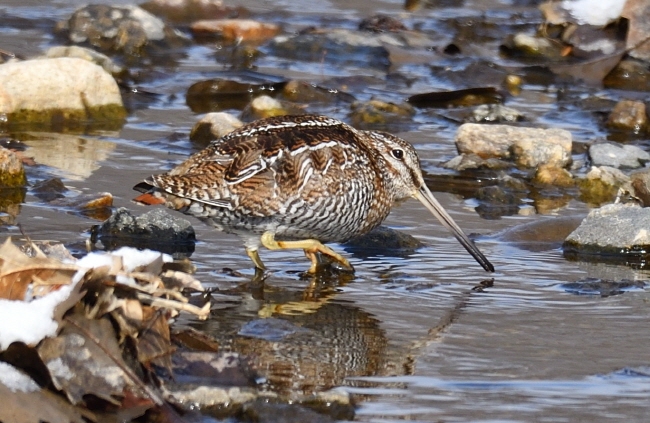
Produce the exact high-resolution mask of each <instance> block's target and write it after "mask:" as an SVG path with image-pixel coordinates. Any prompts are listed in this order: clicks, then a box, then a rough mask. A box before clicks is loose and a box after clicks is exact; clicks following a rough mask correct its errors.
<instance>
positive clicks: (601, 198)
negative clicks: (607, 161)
mask: <svg viewBox="0 0 650 423" xmlns="http://www.w3.org/2000/svg"><path fill="white" fill-rule="evenodd" d="M577 184H578V187H579V188H580V200H582V201H584V202H585V203H589V204H596V205H600V204H602V203H606V202H610V201H614V199H615V198H616V195H617V194H618V191H619V189H624V190H628V191H630V190H631V187H630V178H629V177H628V176H627V175H626V174H624V173H623V172H621V171H620V170H618V169H616V168H614V167H610V166H592V167H591V169H589V172H587V175H585V176H584V177H582V178H579V179H578V180H577Z"/></svg>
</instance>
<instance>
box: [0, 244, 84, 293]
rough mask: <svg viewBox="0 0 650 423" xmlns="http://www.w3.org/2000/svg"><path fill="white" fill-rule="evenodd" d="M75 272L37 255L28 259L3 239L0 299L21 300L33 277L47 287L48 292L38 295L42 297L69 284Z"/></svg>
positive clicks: (72, 268) (68, 266) (0, 251)
mask: <svg viewBox="0 0 650 423" xmlns="http://www.w3.org/2000/svg"><path fill="white" fill-rule="evenodd" d="M77 270H78V268H77V266H75V265H71V264H63V263H61V262H59V261H57V260H54V259H50V258H47V257H43V256H41V255H38V256H37V257H28V256H27V255H25V254H24V253H23V252H22V251H21V250H20V248H18V247H17V246H15V245H14V244H13V242H12V241H11V238H7V240H6V241H5V242H4V244H2V246H0V298H4V299H8V300H24V299H25V293H26V292H27V288H28V287H29V285H30V284H31V283H32V282H33V281H34V277H36V278H37V280H38V281H41V283H43V281H46V282H47V284H49V285H50V289H49V290H40V291H39V294H41V295H45V294H46V293H47V292H50V291H52V290H55V289H58V287H59V286H61V285H68V284H70V281H71V279H72V276H73V275H74V274H75V273H76V272H77Z"/></svg>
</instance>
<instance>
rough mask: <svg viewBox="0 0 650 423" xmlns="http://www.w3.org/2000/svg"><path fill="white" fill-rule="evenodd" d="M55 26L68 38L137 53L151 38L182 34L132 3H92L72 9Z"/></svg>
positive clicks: (165, 38)
mask: <svg viewBox="0 0 650 423" xmlns="http://www.w3.org/2000/svg"><path fill="white" fill-rule="evenodd" d="M58 29H59V30H62V31H64V32H65V33H66V35H67V37H68V39H69V40H70V42H72V43H75V44H79V43H88V44H90V45H92V46H93V47H95V48H99V49H101V50H104V51H117V52H122V53H126V54H133V55H139V54H140V53H141V52H142V49H144V48H145V47H146V46H148V44H150V43H152V42H170V41H175V40H181V39H182V38H183V37H182V36H181V35H180V33H178V32H177V31H174V30H173V29H172V28H171V27H169V26H166V25H165V23H164V22H163V21H162V20H161V19H159V18H157V17H156V16H154V15H152V14H151V13H149V12H147V11H146V10H144V9H142V8H140V7H138V6H135V5H127V6H109V5H101V4H91V5H88V6H84V7H82V8H80V9H78V10H77V11H75V12H74V13H73V14H72V16H71V17H70V19H69V20H68V21H67V22H62V23H59V25H58Z"/></svg>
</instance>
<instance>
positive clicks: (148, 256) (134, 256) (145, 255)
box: [111, 247, 174, 272]
mask: <svg viewBox="0 0 650 423" xmlns="http://www.w3.org/2000/svg"><path fill="white" fill-rule="evenodd" d="M111 254H112V255H114V256H119V257H122V263H123V265H124V270H125V271H127V272H133V271H134V270H135V269H137V268H138V267H144V266H147V265H149V264H150V263H151V262H153V261H155V260H156V259H158V257H160V256H161V255H162V259H163V262H165V263H171V262H172V261H174V259H173V258H172V256H170V255H169V254H163V253H161V252H159V251H153V250H138V249H136V248H132V247H122V248H120V249H118V250H115V251H113V252H111Z"/></svg>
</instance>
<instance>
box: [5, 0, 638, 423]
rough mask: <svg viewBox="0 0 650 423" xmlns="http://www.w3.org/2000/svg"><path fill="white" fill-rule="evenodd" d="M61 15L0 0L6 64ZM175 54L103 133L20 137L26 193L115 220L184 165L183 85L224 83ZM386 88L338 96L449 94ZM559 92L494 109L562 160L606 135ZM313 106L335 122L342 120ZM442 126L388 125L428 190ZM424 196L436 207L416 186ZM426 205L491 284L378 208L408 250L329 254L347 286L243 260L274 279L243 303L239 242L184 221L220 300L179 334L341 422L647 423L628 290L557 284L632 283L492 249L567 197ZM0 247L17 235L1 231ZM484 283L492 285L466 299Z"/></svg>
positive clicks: (38, 211)
mask: <svg viewBox="0 0 650 423" xmlns="http://www.w3.org/2000/svg"><path fill="white" fill-rule="evenodd" d="M81 3H82V2H76V1H59V2H49V3H47V4H43V3H42V2H39V1H31V2H30V1H21V2H14V1H13V0H9V1H5V2H4V4H2V5H0V37H1V39H2V40H3V43H2V45H0V48H2V49H6V50H11V51H14V52H16V53H19V54H21V55H26V56H30V55H33V54H36V53H38V52H40V51H42V50H43V49H45V48H46V47H47V46H49V45H51V44H53V43H54V41H53V39H52V37H51V26H50V25H49V24H50V23H52V22H55V21H57V20H60V19H63V18H65V17H67V16H68V15H69V14H70V13H71V12H72V11H73V10H74V9H75V8H76V7H77V6H78V5H80V4H81ZM112 3H113V4H118V3H126V2H118V1H115V2H112ZM448 3H449V2H444V4H448ZM527 3H530V2H527ZM527 3H526V2H520V3H516V2H508V1H501V2H500V1H491V2H464V3H463V5H462V7H461V6H454V7H440V8H433V9H424V10H422V11H420V12H418V14H417V15H409V14H407V13H405V12H403V10H402V3H401V2H397V1H383V2H373V3H372V8H371V7H370V6H369V3H367V2H362V1H346V2H342V1H330V2H307V3H303V2H288V1H277V2H276V1H270V0H269V1H263V2H241V4H244V5H245V6H247V7H249V8H250V9H251V10H253V11H254V12H258V13H266V15H264V16H266V17H267V18H268V19H269V20H271V19H272V18H277V19H280V20H285V21H286V22H285V24H286V25H287V26H288V27H289V28H300V27H302V26H308V25H313V24H322V23H323V22H327V25H328V26H342V27H346V28H347V27H349V28H353V27H355V26H356V22H357V21H358V20H359V19H360V18H363V17H365V16H368V14H369V13H371V12H376V11H381V12H384V13H391V14H394V15H395V16H401V17H403V19H405V21H406V22H407V26H410V25H411V24H412V23H414V22H416V23H419V24H421V25H422V26H423V27H429V28H438V27H440V28H441V30H444V28H445V27H446V24H441V23H439V22H441V21H443V22H444V21H445V20H446V19H453V18H458V17H476V16H481V15H482V14H484V13H485V14H487V15H488V16H490V17H491V18H492V19H494V20H495V21H499V20H503V19H507V18H508V17H509V16H516V17H517V19H522V20H523V21H528V20H530V19H532V18H530V17H531V16H535V14H534V6H526V4H527ZM305 4H307V5H308V6H309V7H308V8H305V7H304V6H305ZM522 4H523V6H522ZM371 9H372V10H371ZM521 16H523V18H521ZM16 18H21V19H24V21H23V20H21V19H16ZM513 19H514V18H513ZM3 20H4V21H5V24H3ZM335 24H338V25H335ZM21 25H24V27H21ZM497 33H498V31H497ZM504 34H505V33H504ZM495 43H498V42H496V41H495ZM186 53H187V55H186V56H185V57H184V58H183V59H182V60H181V61H180V62H178V63H177V64H176V65H175V66H170V67H169V68H168V69H165V68H164V67H162V68H161V72H160V73H159V74H157V75H158V76H157V77H155V78H150V79H148V80H147V81H146V82H143V84H142V88H144V89H146V90H147V91H150V92H154V93H156V94H158V95H157V96H156V97H155V98H154V99H153V100H150V101H149V102H148V103H146V104H144V103H137V102H136V105H135V106H134V107H133V110H132V113H131V114H130V116H129V118H128V122H127V123H126V125H125V126H124V128H122V129H121V130H120V131H117V132H114V133H101V134H99V135H97V134H93V135H79V136H77V135H74V136H70V135H62V134H56V135H53V134H39V135H34V134H32V136H33V139H32V140H31V141H29V142H27V143H26V144H27V146H28V147H27V149H26V155H27V156H32V157H34V159H35V160H36V162H37V163H39V164H40V166H39V167H38V168H37V169H31V170H30V172H31V175H32V176H31V177H32V178H35V179H39V178H40V179H44V178H47V177H50V176H59V177H62V178H63V180H64V182H65V184H66V185H67V186H68V187H69V188H70V189H72V190H73V191H76V192H80V193H85V192H98V191H108V192H111V193H112V194H113V195H114V198H115V200H114V203H115V206H117V207H121V206H124V207H128V208H130V209H132V210H135V211H136V212H138V213H142V212H144V211H146V210H147V209H145V208H144V207H140V206H137V205H135V204H133V203H131V202H130V199H131V198H133V197H134V196H135V195H136V194H135V193H134V191H132V190H131V186H133V185H134V184H135V183H137V182H138V181H140V180H141V179H143V178H144V177H146V176H148V175H150V174H152V173H155V172H159V171H160V170H161V169H167V168H169V167H171V166H172V165H173V164H175V163H178V162H179V161H181V160H182V159H183V158H184V157H186V156H187V155H189V154H191V152H193V151H195V147H194V146H192V145H191V143H190V142H189V141H188V140H187V134H188V133H189V130H190V128H191V127H192V125H193V124H194V123H195V122H196V120H197V116H196V115H195V114H194V113H192V112H191V111H190V110H189V109H188V107H187V106H186V104H185V99H184V95H185V92H186V90H187V88H188V87H189V85H191V84H192V83H194V82H196V81H199V80H203V79H207V78H210V77H214V76H215V75H216V74H218V73H219V72H222V71H224V70H225V68H226V66H225V65H223V64H220V63H218V62H217V61H215V59H214V55H213V46H210V45H194V46H192V47H190V48H188V50H187V52H186ZM257 64H258V68H257V71H258V72H261V73H268V74H272V75H284V76H294V77H295V76H298V77H301V78H304V79H306V80H310V81H318V80H320V79H322V78H323V77H325V76H333V75H354V74H356V73H359V72H360V70H359V69H358V68H354V67H345V66H338V65H330V64H327V63H326V64H324V65H321V64H316V63H299V62H298V63H290V61H289V60H287V59H282V58H278V57H272V56H267V57H264V58H262V59H260V60H259V62H258V63H257ZM397 73H398V74H399V76H400V78H412V79H413V83H412V84H411V85H409V86H406V85H401V84H400V83H398V82H394V83H393V84H395V85H396V86H397V87H398V90H395V89H394V88H393V87H391V83H390V82H386V80H385V79H383V78H384V76H383V72H382V71H378V70H372V69H368V70H365V71H364V74H369V75H372V76H378V75H379V76H380V81H383V82H382V83H381V84H379V85H378V86H372V87H368V88H367V89H365V90H360V91H359V92H354V94H355V96H357V98H358V99H367V98H370V97H371V96H373V95H374V96H377V97H379V98H382V99H384V100H401V99H403V98H405V97H406V96H408V95H410V94H412V93H417V92H422V91H428V90H433V89H453V88H462V86H459V85H461V84H455V83H453V82H449V79H446V78H442V77H440V76H439V75H437V74H436V73H435V72H432V71H431V70H430V69H429V68H428V67H425V66H422V65H408V66H406V65H405V66H403V67H402V68H401V69H400V70H399V71H398V72H397ZM382 84H383V85H382ZM560 88H561V89H562V90H566V89H567V87H557V86H553V85H551V86H541V85H540V86H538V85H533V84H530V85H525V86H524V87H523V90H522V94H521V95H520V96H517V97H512V98H510V99H509V100H508V102H507V103H506V104H507V105H508V106H511V107H514V108H517V109H519V110H521V111H522V112H524V113H525V114H526V115H527V116H528V118H529V120H530V121H531V122H532V123H533V124H534V125H538V126H553V127H560V128H564V129H568V130H570V131H571V132H572V133H573V136H574V141H576V142H578V143H585V142H588V141H590V140H593V139H594V138H596V137H604V136H607V132H606V131H605V130H604V129H603V128H602V127H601V126H600V123H599V122H598V120H597V119H596V118H595V117H594V115H593V114H592V113H590V112H588V111H585V110H583V109H582V108H581V106H580V103H579V102H577V101H565V102H562V101H561V100H558V91H559V90H560ZM572 90H573V91H572V92H571V93H572V94H573V95H574V98H581V97H586V96H588V95H600V96H602V97H604V98H609V99H618V98H620V97H624V96H625V93H616V92H603V91H600V90H599V89H595V88H592V87H586V86H585V87H582V86H576V87H572ZM143 104H144V105H143ZM315 107H316V110H317V111H319V112H322V113H327V114H330V115H333V116H335V117H339V118H342V119H344V120H345V119H346V113H347V109H345V108H343V107H338V106H332V105H328V106H323V107H322V109H318V107H320V106H315ZM233 112H235V113H236V112H237V111H233ZM448 113H449V112H448V111H440V110H431V109H428V110H426V109H425V110H419V111H418V112H417V114H416V115H415V117H414V118H413V120H412V121H410V122H409V123H408V124H400V125H397V126H395V128H390V129H391V130H394V132H396V133H397V134H398V135H400V136H402V137H404V138H405V139H407V140H409V141H411V142H413V143H414V144H415V145H416V147H417V148H418V151H419V152H420V154H421V158H422V163H423V168H424V170H425V171H427V172H429V173H431V174H433V175H442V174H445V173H448V172H447V171H445V170H443V169H441V168H440V167H439V165H440V163H441V162H443V161H445V160H447V159H449V158H451V157H452V156H453V155H454V154H455V147H454V145H453V136H454V134H455V131H456V129H457V126H458V123H457V122H454V121H453V120H450V119H448V116H447V114H448ZM637 141H638V142H639V143H640V144H643V143H645V142H647V140H645V139H640V140H637ZM33 181H34V180H33V179H32V181H31V182H33ZM430 188H431V189H432V191H434V192H436V191H439V189H437V187H436V186H435V185H431V186H430ZM436 196H437V198H438V199H439V200H440V202H441V203H442V204H443V205H444V206H445V207H446V209H447V210H448V211H449V213H450V214H451V215H452V216H453V218H454V219H455V220H456V221H457V222H458V223H459V225H460V226H461V227H462V228H463V229H464V230H465V232H466V233H476V234H480V236H479V237H478V238H477V245H478V246H479V247H480V248H481V250H482V251H483V252H484V253H485V255H486V256H487V257H488V258H489V259H490V260H491V261H492V263H493V264H494V265H495V267H496V269H497V271H496V272H495V273H494V274H487V273H485V272H483V270H482V269H481V268H480V267H479V266H478V265H477V264H476V263H475V262H474V261H473V259H472V258H471V257H470V256H469V255H467V254H466V253H465V251H464V250H463V249H462V247H461V246H460V245H459V244H458V243H457V242H456V240H455V239H453V238H452V237H451V236H450V235H449V234H448V233H447V231H446V230H445V229H444V228H442V227H441V226H440V225H439V224H438V223H437V222H436V221H435V219H434V218H433V217H432V216H431V215H430V214H429V213H428V212H427V211H426V210H425V209H424V208H423V207H422V206H421V205H420V204H418V203H417V202H415V201H409V202H407V203H406V204H403V205H402V206H401V207H399V208H397V209H395V210H394V212H393V214H391V216H390V217H389V219H388V220H387V222H386V225H388V226H390V227H393V228H396V229H399V230H400V231H403V232H404V233H407V234H411V235H414V236H416V237H417V238H418V239H419V240H421V241H423V242H424V243H425V246H424V247H422V248H419V249H417V250H415V251H413V252H407V253H404V254H394V253H391V252H390V251H382V250H373V251H369V252H367V254H364V255H363V256H361V255H355V254H352V255H349V254H348V253H346V254H348V256H349V257H350V259H351V260H350V261H351V262H352V264H353V265H354V266H355V268H356V270H357V272H356V274H355V275H354V277H350V276H347V275H340V274H324V275H320V276H319V277H317V278H313V279H310V278H304V277H302V276H301V272H302V271H304V270H305V269H306V268H307V265H308V262H307V261H306V260H305V259H304V257H303V256H302V254H301V253H299V252H295V251H287V252H270V251H263V252H262V253H261V254H262V258H263V260H264V261H265V263H266V264H267V266H268V267H269V268H270V269H272V270H273V271H274V272H273V274H272V275H271V276H270V277H269V279H268V280H267V281H266V284H267V285H266V287H265V289H264V290H260V289H257V287H251V286H249V285H247V283H248V281H249V279H250V278H251V277H252V276H253V271H252V269H251V268H250V262H249V260H248V258H247V257H246V255H245V254H244V250H243V248H241V244H240V242H239V240H238V239H237V238H236V237H234V236H232V235H227V234H221V233H218V232H216V231H213V230H211V229H210V228H207V227H205V226H203V225H202V224H200V223H199V222H198V221H196V220H193V219H191V218H190V220H191V221H192V222H193V224H194V226H195V229H196V230H197V238H198V239H199V242H198V243H197V246H196V252H195V253H194V254H193V255H192V257H191V258H192V260H193V263H194V264H195V265H196V266H197V277H198V278H199V279H200V280H201V281H202V282H203V283H204V284H205V285H206V286H208V287H214V288H218V289H219V291H220V292H224V293H228V294H229V295H230V297H228V299H227V300H223V301H221V302H219V301H216V305H217V308H218V310H216V311H215V313H214V316H213V318H211V319H210V320H208V321H207V322H196V321H192V320H182V321H180V322H179V325H189V326H193V327H195V328H198V329H201V330H204V331H206V332H207V333H209V334H211V335H212V336H214V337H215V338H217V339H219V340H221V341H222V343H223V345H224V346H227V347H228V348H232V349H235V350H239V351H243V352H245V353H247V354H249V355H251V357H253V358H254V361H255V362H256V364H257V366H258V367H259V368H260V371H261V372H262V374H265V375H267V377H268V379H269V389H275V390H278V391H281V392H285V393H287V394H290V395H291V394H294V393H304V392H310V391H313V390H324V389H329V388H331V387H337V386H339V387H342V389H345V390H347V391H349V392H351V393H353V394H354V395H355V398H357V399H358V405H359V408H358V410H357V417H356V419H357V420H359V421H372V422H391V421H402V420H409V421H423V422H424V421H482V422H528V421H543V422H564V421H567V422H574V421H590V422H599V421H602V422H610V421H626V422H629V421H645V420H647V417H646V416H647V414H648V412H650V406H649V405H648V401H647V397H648V391H649V390H650V369H649V368H648V367H644V366H648V365H649V362H650V359H649V358H648V341H647V340H648V339H650V325H648V324H647V321H648V317H649V314H650V313H649V311H648V306H647V301H648V298H649V297H648V292H647V290H646V289H639V288H636V289H629V290H628V291H626V292H624V293H623V294H622V295H612V296H607V297H602V296H600V295H577V294H575V293H571V292H568V291H567V290H566V289H565V288H563V287H562V284H565V283H570V282H575V281H579V280H582V279H585V278H588V277H591V278H605V279H613V280H616V281H620V280H622V279H630V280H646V279H649V276H648V271H644V270H635V269H633V268H630V267H626V266H616V265H608V264H602V263H582V262H572V261H567V260H566V259H564V258H563V256H562V251H561V249H560V247H559V245H560V244H561V241H562V239H550V240H543V241H539V242H532V243H531V242H520V243H518V242H513V241H512V239H511V238H508V237H507V236H506V235H504V234H505V233H507V232H506V231H507V230H508V229H509V228H512V227H516V226H518V225H523V224H527V223H531V222H538V223H541V222H546V224H548V225H555V222H558V221H559V220H557V219H561V218H572V217H577V218H580V217H582V216H584V215H585V214H586V213H587V212H588V207H587V206H586V205H585V204H583V203H581V202H579V201H577V200H567V201H566V202H565V204H562V205H561V206H558V207H557V208H551V209H550V211H548V212H547V213H546V214H543V215H542V214H535V213H534V208H533V206H532V203H533V200H530V201H529V204H531V205H530V206H529V207H528V209H527V210H528V211H529V212H530V213H527V214H526V213H522V214H519V215H515V216H509V217H502V218H501V219H498V220H483V219H481V218H480V217H479V216H478V215H477V213H476V212H475V210H474V208H475V207H476V205H477V202H476V200H473V199H471V198H468V199H463V198H461V197H460V196H458V195H454V194H450V193H445V192H439V193H437V194H436ZM16 223H20V224H21V225H22V227H23V229H24V230H25V231H26V233H27V234H29V235H30V236H31V237H32V238H33V239H39V240H40V239H50V240H60V241H63V242H65V243H66V244H67V245H69V246H70V247H71V248H73V249H75V250H76V251H82V250H83V248H84V243H85V241H86V239H88V232H87V231H88V229H89V227H90V226H91V225H92V224H95V223H97V222H95V221H92V220H90V219H87V218H84V217H81V216H79V215H77V214H74V213H71V212H69V211H66V210H55V209H52V208H50V207H48V206H46V205H44V204H43V203H41V202H39V200H38V199H36V198H35V197H34V196H32V195H30V194H28V195H27V198H26V200H25V203H24V204H22V205H21V210H20V214H19V215H18V216H17V218H16ZM0 231H2V232H4V233H5V234H7V235H12V236H20V232H19V229H18V227H17V226H15V225H9V226H2V227H0ZM515 239H516V237H515ZM527 241H530V240H527ZM533 241H534V240H533ZM333 247H334V248H335V249H337V250H339V251H340V250H345V247H344V246H337V245H334V246H333ZM230 269H232V270H235V271H238V272H241V274H237V273H233V272H232V271H231V270H230ZM490 278H493V279H494V280H493V286H491V287H488V288H485V289H484V290H483V291H474V290H472V288H473V287H474V286H476V285H478V284H480V283H481V282H482V281H484V280H486V279H490ZM262 317H278V318H282V319H284V320H286V321H288V322H290V323H291V324H293V325H294V326H295V327H296V331H295V333H291V332H292V331H291V329H290V328H289V329H286V330H288V331H289V333H290V335H286V336H284V337H282V336H281V337H280V338H281V339H280V340H279V341H278V340H277V339H274V338H273V337H271V336H269V333H275V332H272V331H273V330H278V327H276V326H274V325H273V324H272V323H271V324H270V326H269V328H268V330H265V329H264V328H265V326H264V323H263V322H262V323H261V326H259V327H258V326H255V324H257V323H256V322H257V319H259V318H262ZM251 322H253V323H251ZM251 324H253V326H250V325H251ZM247 325H248V326H247ZM251 327H252V329H251ZM260 327H261V329H260ZM242 328H245V329H246V330H244V331H243V332H242ZM298 328H300V329H306V331H303V330H298ZM283 330H285V329H283ZM251 331H252V332H251ZM283 333H284V332H283Z"/></svg>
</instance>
